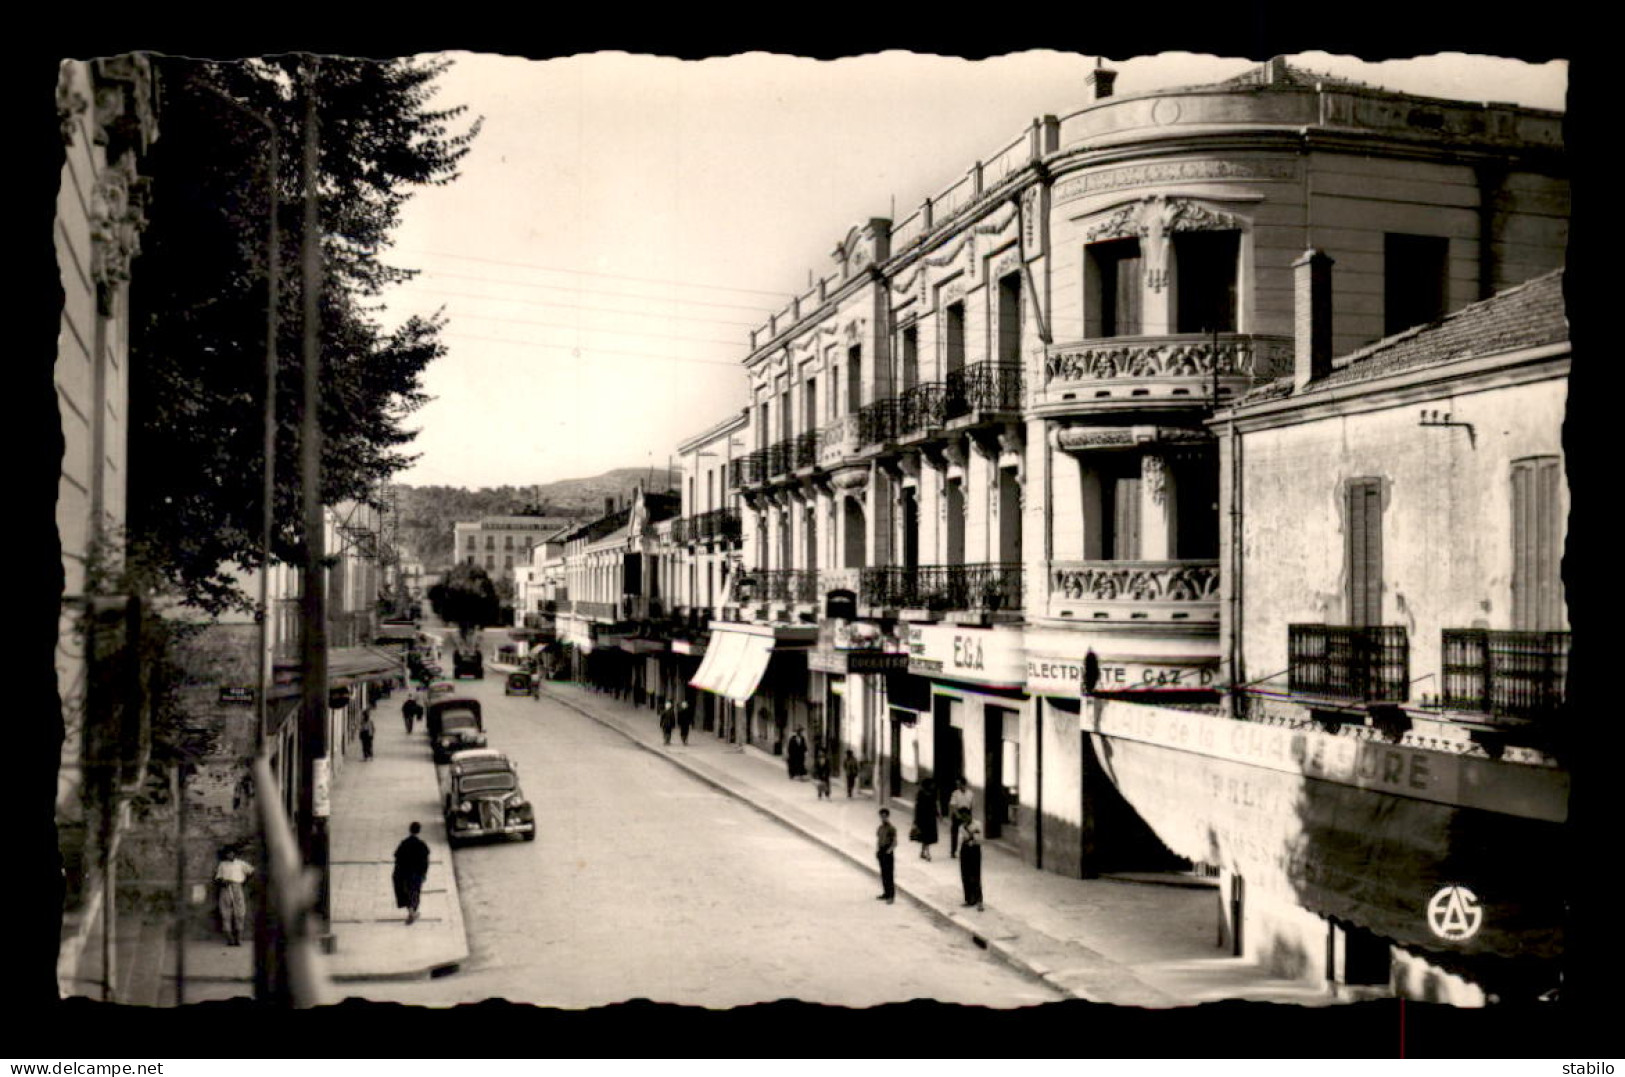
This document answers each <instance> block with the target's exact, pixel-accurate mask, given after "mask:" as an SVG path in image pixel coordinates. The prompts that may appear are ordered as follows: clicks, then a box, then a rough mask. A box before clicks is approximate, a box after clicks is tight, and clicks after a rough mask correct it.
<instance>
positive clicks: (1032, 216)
mask: <svg viewBox="0 0 1625 1077" xmlns="http://www.w3.org/2000/svg"><path fill="white" fill-rule="evenodd" d="M1041 193H1042V189H1041V188H1039V187H1037V186H1033V187H1029V188H1027V189H1026V190H1025V191H1023V192H1022V193H1021V230H1022V231H1021V241H1022V242H1023V243H1024V244H1026V246H1027V249H1028V250H1029V251H1031V250H1032V249H1033V248H1034V247H1035V246H1037V245H1038V235H1039V228H1038V225H1039V221H1038V216H1039V214H1040V213H1041V212H1042V210H1041V208H1040V204H1039V197H1040V194H1041Z"/></svg>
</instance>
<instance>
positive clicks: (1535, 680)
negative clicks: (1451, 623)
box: [1441, 628, 1571, 720]
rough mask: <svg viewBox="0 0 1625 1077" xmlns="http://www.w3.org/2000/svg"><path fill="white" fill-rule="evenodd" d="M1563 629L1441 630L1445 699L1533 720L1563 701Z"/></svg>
mask: <svg viewBox="0 0 1625 1077" xmlns="http://www.w3.org/2000/svg"><path fill="white" fill-rule="evenodd" d="M1570 638H1571V637H1570V633H1568V632H1497V631H1492V630H1489V629H1484V628H1447V629H1445V630H1444V638H1443V646H1442V648H1441V654H1442V655H1443V663H1442V664H1443V667H1444V668H1443V670H1442V672H1443V674H1444V678H1443V679H1444V705H1445V707H1447V708H1449V709H1451V710H1459V711H1467V712H1470V713H1473V714H1487V715H1490V716H1492V717H1496V718H1521V719H1526V720H1538V719H1541V718H1549V717H1551V716H1552V715H1554V714H1556V713H1557V711H1558V710H1560V709H1561V708H1562V706H1563V700H1564V698H1565V696H1566V687H1567V680H1568V668H1569V641H1570Z"/></svg>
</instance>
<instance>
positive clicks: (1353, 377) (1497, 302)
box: [1242, 269, 1569, 404]
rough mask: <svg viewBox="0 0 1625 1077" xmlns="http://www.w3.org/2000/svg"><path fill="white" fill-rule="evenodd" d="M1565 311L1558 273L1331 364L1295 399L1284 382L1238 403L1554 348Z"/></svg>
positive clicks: (1561, 336)
mask: <svg viewBox="0 0 1625 1077" xmlns="http://www.w3.org/2000/svg"><path fill="white" fill-rule="evenodd" d="M1563 309H1564V308H1563V271H1562V270H1561V269H1558V270H1553V271H1552V272H1550V273H1547V274H1546V275H1545V276H1541V277H1536V278H1535V279H1534V280H1531V281H1525V282H1524V283H1523V284H1519V285H1517V286H1515V287H1512V288H1508V289H1507V290H1506V291H1504V292H1499V293H1497V294H1495V295H1493V296H1491V297H1490V298H1488V299H1483V300H1480V301H1479V302H1477V303H1471V304H1469V305H1467V306H1465V307H1463V308H1461V309H1460V310H1458V311H1456V312H1455V313H1454V314H1447V315H1445V316H1444V317H1443V318H1440V319H1439V320H1438V321H1435V322H1429V323H1427V324H1426V325H1419V326H1416V327H1414V328H1412V329H1407V330H1405V331H1404V332H1403V333H1396V334H1395V335H1393V336H1391V337H1384V338H1383V339H1382V340H1379V341H1377V342H1376V343H1374V344H1368V345H1367V346H1366V347H1364V348H1361V349H1360V350H1359V351H1357V352H1353V353H1351V354H1350V355H1348V356H1347V357H1346V358H1343V359H1339V360H1335V361H1334V364H1333V366H1334V369H1333V370H1332V372H1331V373H1330V374H1328V375H1327V376H1326V377H1324V378H1320V379H1318V380H1317V381H1315V382H1313V383H1311V384H1310V385H1308V386H1307V387H1305V388H1304V389H1302V390H1301V391H1298V392H1297V393H1296V394H1295V393H1294V390H1293V380H1292V378H1291V377H1286V378H1280V379H1277V380H1276V381H1273V382H1271V383H1270V384H1268V385H1264V386H1261V387H1259V388H1258V389H1255V390H1253V391H1252V392H1251V393H1248V394H1247V395H1246V396H1245V397H1244V398H1243V399H1242V403H1243V404H1255V403H1259V402H1262V401H1266V400H1279V399H1281V398H1283V397H1287V396H1292V395H1297V396H1307V395H1309V394H1311V393H1316V392H1319V391H1321V390H1323V389H1332V388H1336V387H1339V386H1343V385H1352V384H1357V383H1359V382H1363V381H1371V380H1373V379H1376V378H1382V377H1387V376H1388V375H1390V374H1397V373H1400V372H1402V371H1406V370H1417V369H1422V368H1425V367H1432V366H1440V365H1443V364H1445V363H1455V362H1460V361H1461V360H1464V359H1473V358H1478V357H1481V356H1487V355H1502V354H1505V353H1507V352H1514V351H1521V350H1523V349H1525V348H1538V347H1540V346H1542V345H1545V344H1556V343H1558V342H1560V341H1564V340H1567V339H1568V338H1569V323H1568V319H1567V318H1566V317H1564V314H1563Z"/></svg>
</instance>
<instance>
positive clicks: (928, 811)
mask: <svg viewBox="0 0 1625 1077" xmlns="http://www.w3.org/2000/svg"><path fill="white" fill-rule="evenodd" d="M909 836H910V837H911V838H913V839H914V840H915V841H917V842H919V843H920V857H921V859H923V860H930V859H931V846H933V845H935V844H936V843H937V789H936V785H935V783H933V782H932V781H931V779H930V778H927V779H925V780H924V781H923V782H921V783H920V791H919V793H918V794H917V795H916V796H915V798H914V830H913V832H912V833H911V834H910V835H909Z"/></svg>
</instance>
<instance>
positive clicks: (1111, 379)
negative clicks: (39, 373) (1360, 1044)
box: [23, 52, 1579, 1050]
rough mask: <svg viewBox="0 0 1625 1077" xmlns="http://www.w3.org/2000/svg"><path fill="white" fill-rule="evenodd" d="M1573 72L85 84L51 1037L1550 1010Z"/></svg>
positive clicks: (1155, 60) (728, 63)
mask: <svg viewBox="0 0 1625 1077" xmlns="http://www.w3.org/2000/svg"><path fill="white" fill-rule="evenodd" d="M1566 73H1567V67H1566V64H1565V63H1564V62H1563V61H1560V60H1554V61H1551V62H1548V63H1544V64H1530V63H1525V62H1523V61H1517V60H1503V59H1498V58H1494V57H1470V56H1460V55H1456V56H1452V57H1439V56H1435V57H1427V58H1418V59H1415V60H1408V61H1392V62H1387V63H1367V62H1365V61H1359V60H1354V59H1352V58H1349V57H1337V56H1332V55H1329V54H1326V53H1303V54H1295V55H1291V56H1284V55H1283V56H1274V57H1267V58H1254V59H1248V58H1233V59H1224V58H1219V57H1212V56H1203V57H1198V56H1193V55H1190V54H1183V53H1182V54H1162V55H1157V56H1144V57H1129V58H1126V59H1123V60H1110V59H1107V58H1106V57H1103V56H1083V55H1078V54H1062V53H1053V52H1043V53H1037V52H1035V53H1024V54H1019V55H1011V56H1005V57H997V58H992V59H989V60H987V61H982V62H979V63H966V62H963V61H955V60H952V59H949V58H943V57H926V56H914V55H910V54H901V53H896V54H887V55H885V56H866V57H857V58H848V59H843V60H839V61H835V62H829V63H822V64H820V63H817V62H811V61H804V60H802V59H800V58H796V57H788V56H769V55H767V54H751V55H748V56H739V57H731V58H726V59H717V60H711V61H705V62H703V63H685V62H681V61H676V60H669V59H667V58H662V57H650V56H628V55H619V56H612V55H592V56H579V57H568V58H561V59H558V60H549V61H542V62H535V61H526V60H523V59H519V58H515V57H497V56H486V55H476V54H468V53H457V54H451V53H447V54H435V55H423V56H415V57H404V58H398V59H393V60H356V59H345V58H339V57H322V56H298V55H288V56H278V57H268V58H258V59H245V60H240V61H239V60H223V61H201V60H191V59H184V58H177V57H170V56H163V55H158V54H146V53H132V54H128V55H124V56H117V57H103V58H96V59H90V60H65V61H63V62H62V64H61V65H60V69H59V72H58V85H57V90H56V101H57V120H58V124H59V126H60V129H61V134H62V141H63V147H64V159H63V165H62V181H61V186H60V189H59V191H58V196H57V209H56V222H55V229H54V232H53V236H54V240H53V242H54V244H55V249H56V252H57V260H58V265H57V268H58V272H59V275H60V277H61V280H62V292H63V296H64V303H63V309H62V313H61V319H60V328H59V333H58V348H57V354H56V357H55V365H54V368H53V370H54V381H53V387H54V389H55V393H56V397H57V401H58V411H59V416H60V426H61V444H62V446H63V454H62V461H63V462H62V468H61V472H60V475H59V477H58V480H57V498H56V504H55V509H56V515H55V520H56V536H57V543H58V544H57V546H56V547H55V549H58V550H60V558H61V565H62V577H63V586H62V589H61V593H60V594H58V595H54V596H53V601H52V603H51V605H52V608H53V609H54V611H55V613H54V616H55V621H56V636H55V640H56V650H55V655H56V658H55V662H54V668H53V669H52V670H51V671H49V672H50V676H49V678H48V680H49V681H50V685H46V684H44V681H45V680H46V679H47V678H44V677H43V675H42V679H41V686H42V688H41V690H42V698H45V697H46V696H48V695H49V692H45V691H44V689H45V688H49V687H51V685H54V692H55V695H54V697H53V698H54V700H55V705H54V706H49V707H46V708H45V710H46V711H47V712H48V713H49V714H51V715H52V720H51V724H50V727H49V728H47V729H44V730H43V731H34V730H30V731H29V732H28V735H29V736H42V737H44V738H45V739H44V742H43V747H44V752H43V754H44V755H45V756H48V757H49V760H48V761H49V763H50V767H49V768H46V769H43V770H41V771H40V773H39V774H37V775H35V778H36V779H37V780H38V782H39V784H41V785H42V786H43V785H44V784H46V783H47V781H49V782H54V785H55V788H56V791H57V792H56V799H55V802H54V805H53V806H52V807H51V811H52V819H51V825H50V826H49V827H44V826H43V825H42V826H41V827H39V828H36V829H37V830H38V832H39V834H40V835H41V841H42V842H43V841H44V837H43V835H45V833H46V831H49V833H50V835H52V837H53V840H54V844H51V847H50V848H49V849H46V850H45V852H46V853H47V854H48V856H49V858H50V859H51V862H52V863H53V864H59V865H60V867H59V868H56V869H53V871H51V872H48V873H47V874H46V876H43V877H42V880H41V885H40V886H38V887H32V886H31V887H27V888H25V889H26V890H27V891H28V894H29V897H30V900H32V901H35V902H36V904H37V905H38V906H39V907H38V908H37V909H36V910H35V911H36V912H37V913H39V915H40V916H41V917H42V918H43V920H44V922H48V923H50V924H52V925H53V927H54V929H55V930H53V931H52V932H47V933H45V935H47V936H49V937H42V938H40V939H38V940H32V939H31V940H29V942H28V943H27V945H29V946H31V947H35V948H37V950H38V951H39V953H38V957H39V959H40V968H41V969H42V970H48V974H47V972H46V971H42V973H41V976H40V977H39V978H38V980H37V981H36V982H35V987H36V989H37V993H38V994H39V995H40V996H42V997H49V998H51V999H52V1000H55V999H57V998H65V999H87V1000H95V1001H97V1002H101V1003H112V1004H118V1005H121V1006H138V1007H154V1008H170V1007H177V1006H188V1005H193V1004H197V1003H204V1002H213V1001H219V1000H227V999H256V1000H258V1001H260V1002H262V1003H266V1004H268V1005H270V1006H273V1007H278V1008H286V1009H290V1010H299V1009H307V1008H312V1007H321V1006H331V1005H335V1004H338V1003H341V1002H343V1001H344V1000H346V999H362V1000H367V1001H371V1002H378V1003H402V1004H406V1005H409V1006H415V1007H429V1008H447V1007H454V1006H458V1005H462V1004H473V1003H479V1002H482V1001H485V1000H488V999H502V1000H507V1001H509V1002H513V1003H522V1004H527V1005H530V1006H536V1007H545V1008H551V1009H559V1010H571V1011H576V1010H587V1009H592V1008H596V1007H607V1006H612V1005H614V1004H616V1003H622V1002H626V1001H628V1000H649V1001H652V1002H655V1003H666V1004H672V1005H676V1006H695V1007H705V1008H709V1009H716V1010H725V1009H730V1008H738V1007H748V1006H751V1005H753V1004H756V1003H763V1002H772V1001H776V1000H799V1001H802V1002H807V1003H813V1004H818V1005H822V1006H827V1007H845V1008H858V1009H862V1008H869V1007H878V1006H883V1005H885V1004H888V1003H907V1002H910V1001H913V1000H933V1001H936V1002H940V1003H945V1004H954V1005H962V1006H967V1007H985V1008H989V1009H992V1010H997V1011H1012V1012H1013V1011H1021V1010H1026V1009H1028V1008H1043V1007H1051V1008H1053V1004H1057V1003H1064V1002H1068V1001H1074V1000H1082V1001H1086V1002H1092V1003H1099V1004H1103V1005H1105V1006H1113V1007H1122V1008H1133V1009H1135V1010H1158V1011H1160V1010H1179V1009H1183V1008H1190V1007H1201V1006H1204V1005H1207V1004H1211V1003H1222V1002H1250V1003H1267V1004H1273V1005H1274V1006H1279V1007H1292V1008H1293V1009H1294V1010H1296V1011H1301V1010H1305V1009H1308V1008H1314V1009H1315V1010H1316V1011H1323V1012H1325V1013H1327V1014H1332V1013H1336V1012H1341V1011H1342V1009H1343V1008H1354V1007H1360V1006H1362V1005H1367V1004H1384V1005H1386V1004H1388V1003H1392V1002H1395V1001H1397V1002H1399V1003H1401V1004H1403V1003H1405V1002H1414V1003H1418V1004H1426V1005H1429V1006H1437V1007H1450V1008H1453V1009H1461V1010H1494V1009H1495V1008H1497V1007H1513V1006H1516V1007H1523V1008H1537V1009H1538V1008H1540V1007H1547V1008H1548V1009H1553V1008H1557V1007H1561V1006H1562V1005H1563V1001H1564V998H1565V991H1566V990H1567V989H1568V988H1569V985H1570V982H1571V970H1570V965H1569V956H1568V950H1567V946H1566V931H1567V930H1568V923H1569V920H1568V917H1569V914H1570V910H1571V908H1572V905H1571V899H1572V894H1571V892H1570V890H1569V889H1568V887H1569V885H1570V882H1571V880H1572V878H1573V876H1574V871H1573V865H1572V864H1570V863H1569V861H1568V855H1569V853H1568V850H1569V849H1570V848H1571V846H1570V845H1569V843H1568V841H1567V838H1566V835H1567V834H1568V833H1569V831H1568V829H1567V828H1568V825H1569V823H1570V803H1569V794H1570V782H1571V766H1572V764H1573V761H1574V760H1575V758H1576V754H1577V752H1578V751H1579V748H1578V741H1577V740H1576V739H1575V737H1576V736H1577V733H1576V730H1577V729H1578V728H1579V726H1578V725H1577V724H1576V723H1575V722H1573V721H1569V720H1568V718H1567V716H1569V715H1570V712H1571V711H1572V709H1573V704H1572V701H1571V699H1570V693H1569V688H1568V685H1569V678H1570V668H1569V655H1570V650H1571V643H1572V635H1573V624H1572V619H1571V614H1570V608H1569V602H1568V592H1567V591H1566V590H1565V579H1564V575H1563V565H1564V559H1565V553H1566V550H1567V547H1568V542H1569V535H1570V519H1571V515H1570V514H1571V511H1572V510H1573V508H1574V506H1573V499H1572V498H1571V494H1570V488H1569V479H1568V470H1567V462H1566V457H1565V448H1564V422H1565V417H1566V415H1567V413H1568V407H1569V385H1568V381H1569V372H1570V362H1571V349H1570V343H1569V326H1568V320H1567V317H1566V309H1567V308H1566V303H1565V268H1564V267H1565V260H1566V250H1567V245H1568V241H1569V198H1570V193H1569V164H1568V161H1567V158H1566V157H1565V147H1564V141H1563V135H1564V120H1565V116H1564V112H1563V103H1564V93H1565V90H1566ZM53 556H54V555H53ZM35 754H38V753H35ZM23 755H24V757H29V755H30V753H28V752H24V753H23ZM47 770H48V771H49V773H47V772H46V771H47ZM37 821H39V822H41V823H42V824H43V822H44V820H43V816H42V817H41V818H40V819H39V820H37ZM30 833H32V831H30ZM1384 1012H1387V1011H1384ZM1400 1012H1403V1011H1402V1010H1401V1011H1400ZM1170 1049H1172V1048H1170ZM1206 1049H1208V1050H1213V1049H1215V1048H1213V1047H1212V1046H1211V1045H1206Z"/></svg>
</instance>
